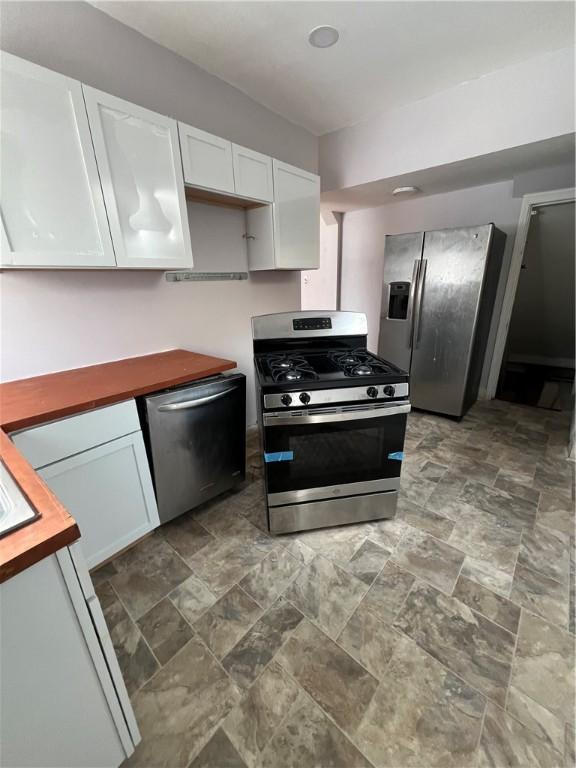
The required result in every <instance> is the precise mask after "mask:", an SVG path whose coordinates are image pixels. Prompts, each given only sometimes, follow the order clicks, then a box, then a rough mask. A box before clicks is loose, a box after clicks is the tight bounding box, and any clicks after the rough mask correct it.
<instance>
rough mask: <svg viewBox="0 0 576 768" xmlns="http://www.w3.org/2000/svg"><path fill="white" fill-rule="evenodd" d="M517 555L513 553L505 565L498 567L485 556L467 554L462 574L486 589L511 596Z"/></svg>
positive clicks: (504, 595)
mask: <svg viewBox="0 0 576 768" xmlns="http://www.w3.org/2000/svg"><path fill="white" fill-rule="evenodd" d="M514 563H515V556H514V554H511V555H510V557H509V562H508V563H507V565H506V566H505V567H502V566H500V567H496V566H494V565H493V564H492V563H491V562H490V561H488V560H486V559H485V558H482V559H479V558H474V557H472V556H471V555H466V557H465V558H464V564H463V565H462V571H461V574H462V576H465V577H466V578H467V579H470V581H475V582H476V583H477V584H480V586H482V587H486V589H490V590H492V591H493V592H497V593H498V594H499V595H502V597H510V592H511V591H512V581H513V579H514Z"/></svg>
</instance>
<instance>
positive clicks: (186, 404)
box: [158, 387, 236, 411]
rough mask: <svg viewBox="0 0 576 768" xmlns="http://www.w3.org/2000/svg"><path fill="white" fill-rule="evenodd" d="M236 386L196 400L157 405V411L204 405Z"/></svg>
mask: <svg viewBox="0 0 576 768" xmlns="http://www.w3.org/2000/svg"><path fill="white" fill-rule="evenodd" d="M235 390H236V387H229V388H228V389H225V390H223V391H222V392H217V393H216V394H215V395H208V396H207V397H198V398H196V400H184V401H183V402H182V403H168V404H167V405H160V406H158V410H159V411H184V410H186V409H188V408H197V407H198V406H199V405H205V404H206V403H211V402H213V401H214V400H219V399H220V398H221V397H224V396H225V395H227V394H229V393H230V392H234V391H235Z"/></svg>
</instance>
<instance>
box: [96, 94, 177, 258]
mask: <svg viewBox="0 0 576 768" xmlns="http://www.w3.org/2000/svg"><path fill="white" fill-rule="evenodd" d="M83 89H84V97H85V101H86V108H87V110H88V118H89V122H90V129H91V132H92V140H93V142H94V149H95V151H96V160H97V162H98V170H99V172H100V178H101V181H102V189H103V192H104V201H105V203H106V211H107V213H108V219H109V222H110V231H111V233H112V241H113V243H114V250H115V252H116V262H117V264H118V266H119V267H136V268H152V269H174V268H181V267H184V268H187V267H191V266H192V248H191V245H190V231H189V229H188V221H187V215H186V201H185V198H184V179H183V176H182V161H181V157H180V145H179V142H178V128H177V124H176V121H175V120H172V119H171V118H169V117H165V116H163V115H159V114H157V113H155V112H151V111H150V110H147V109H143V108H142V107H138V106H136V105H135V104H131V103H130V102H128V101H123V100H122V99H118V98H116V97H115V96H111V95H110V94H108V93H104V92H102V91H97V90H95V89H94V88H89V87H88V86H83Z"/></svg>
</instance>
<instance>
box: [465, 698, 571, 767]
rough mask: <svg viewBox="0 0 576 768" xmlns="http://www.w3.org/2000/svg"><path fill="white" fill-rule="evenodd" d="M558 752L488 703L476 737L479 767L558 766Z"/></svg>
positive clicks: (559, 758) (559, 757) (559, 756)
mask: <svg viewBox="0 0 576 768" xmlns="http://www.w3.org/2000/svg"><path fill="white" fill-rule="evenodd" d="M561 759H562V758H561V755H560V754H559V753H558V752H556V750H554V749H552V748H551V747H550V746H549V745H548V744H546V743H545V742H544V741H542V740H541V739H540V738H539V737H538V736H536V735H535V734H534V733H532V731H530V730H529V729H528V728H526V727H525V726H524V725H521V724H520V723H519V722H517V721H516V720H514V718H512V717H509V716H508V715H506V714H505V713H504V712H503V711H502V710H501V709H499V708H498V707H496V706H494V705H493V704H488V707H487V710H486V715H485V717H484V727H483V728H482V737H481V739H480V749H479V757H478V767H479V768H509V766H526V767H527V768H528V766H529V768H558V766H559V765H560V762H559V761H560V760H561Z"/></svg>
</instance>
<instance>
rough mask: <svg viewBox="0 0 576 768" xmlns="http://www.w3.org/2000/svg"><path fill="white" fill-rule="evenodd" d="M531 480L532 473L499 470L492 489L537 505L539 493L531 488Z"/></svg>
mask: <svg viewBox="0 0 576 768" xmlns="http://www.w3.org/2000/svg"><path fill="white" fill-rule="evenodd" d="M532 480H533V473H532V472H511V471H510V470H509V469H501V470H500V471H499V472H498V477H497V478H496V481H495V482H494V488H498V490H500V491H505V492H506V493H510V494H512V496H519V497H520V498H522V499H526V500H527V501H532V502H534V504H537V503H538V501H539V499H540V492H539V491H537V490H536V489H534V488H532Z"/></svg>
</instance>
